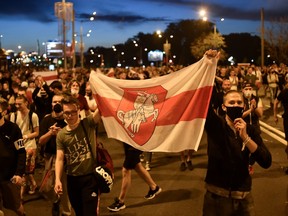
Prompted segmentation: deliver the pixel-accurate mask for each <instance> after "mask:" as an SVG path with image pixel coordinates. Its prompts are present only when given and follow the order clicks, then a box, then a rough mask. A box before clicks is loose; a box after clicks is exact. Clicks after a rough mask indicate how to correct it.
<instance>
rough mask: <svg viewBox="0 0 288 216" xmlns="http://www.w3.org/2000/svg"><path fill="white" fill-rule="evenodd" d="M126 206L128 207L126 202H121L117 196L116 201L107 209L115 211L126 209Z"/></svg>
mask: <svg viewBox="0 0 288 216" xmlns="http://www.w3.org/2000/svg"><path fill="white" fill-rule="evenodd" d="M125 208H126V206H125V204H124V203H121V202H120V200H119V198H115V199H114V203H113V204H112V205H110V206H108V207H107V209H109V210H110V211H113V212H118V211H120V210H121V209H125Z"/></svg>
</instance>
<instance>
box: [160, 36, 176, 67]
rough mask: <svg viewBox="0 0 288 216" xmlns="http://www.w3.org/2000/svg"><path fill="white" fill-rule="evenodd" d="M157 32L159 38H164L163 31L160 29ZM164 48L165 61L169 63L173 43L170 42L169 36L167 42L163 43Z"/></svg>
mask: <svg viewBox="0 0 288 216" xmlns="http://www.w3.org/2000/svg"><path fill="white" fill-rule="evenodd" d="M156 34H157V35H158V37H159V38H162V33H161V31H160V30H157V31H156ZM173 37H174V36H173V35H170V36H169V38H170V39H172V38H173ZM163 50H164V52H165V61H166V64H167V65H168V63H169V56H170V51H171V43H169V40H168V38H166V41H165V43H164V44H163Z"/></svg>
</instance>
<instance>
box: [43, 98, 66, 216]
mask: <svg viewBox="0 0 288 216" xmlns="http://www.w3.org/2000/svg"><path fill="white" fill-rule="evenodd" d="M62 99H63V96H62V95H59V94H56V95H54V96H53V98H52V113H51V114H48V115H46V116H45V117H44V119H43V120H42V121H41V124H40V132H39V145H40V146H41V147H44V160H45V170H46V172H47V171H49V170H53V171H54V172H55V160H56V148H57V147H56V136H57V134H58V132H59V131H60V130H61V129H62V128H63V127H65V126H66V122H65V121H64V117H63V109H62V106H61V100H62ZM46 172H44V173H46ZM53 181H54V184H55V179H53ZM61 181H62V183H63V194H62V196H61V200H60V204H61V205H62V215H63V216H64V215H71V205H70V202H69V198H68V193H67V176H66V173H63V175H62V179H61ZM54 184H53V185H54ZM51 189H52V192H54V188H51ZM40 190H41V187H40ZM40 190H39V191H40ZM40 192H41V191H40ZM44 195H45V194H44ZM56 199H57V197H56V194H55V196H53V197H51V201H53V202H55V200H56Z"/></svg>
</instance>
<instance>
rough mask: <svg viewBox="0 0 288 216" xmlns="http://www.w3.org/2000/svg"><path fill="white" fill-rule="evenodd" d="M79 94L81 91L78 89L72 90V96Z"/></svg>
mask: <svg viewBox="0 0 288 216" xmlns="http://www.w3.org/2000/svg"><path fill="white" fill-rule="evenodd" d="M78 93H79V90H78V89H71V94H72V95H76V94H78Z"/></svg>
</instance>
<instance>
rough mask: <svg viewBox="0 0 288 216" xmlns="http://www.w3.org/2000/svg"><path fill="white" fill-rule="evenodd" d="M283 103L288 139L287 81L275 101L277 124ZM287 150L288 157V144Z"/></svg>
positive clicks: (287, 172)
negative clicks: (279, 110) (280, 105)
mask: <svg viewBox="0 0 288 216" xmlns="http://www.w3.org/2000/svg"><path fill="white" fill-rule="evenodd" d="M280 102H281V103H282V106H283V108H284V113H283V115H282V118H283V126H284V133H285V140H286V141H288V83H286V85H285V88H284V89H283V90H282V91H281V92H280V93H279V95H278V96H277V98H276V99H275V101H274V107H273V111H274V121H275V122H276V124H277V123H278V116H277V114H278V105H279V103H280ZM285 152H286V154H287V158H288V145H286V148H285ZM285 173H286V174H287V175H288V169H286V171H285Z"/></svg>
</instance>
